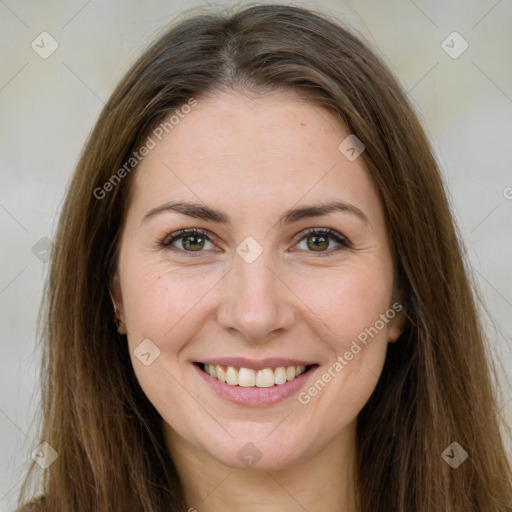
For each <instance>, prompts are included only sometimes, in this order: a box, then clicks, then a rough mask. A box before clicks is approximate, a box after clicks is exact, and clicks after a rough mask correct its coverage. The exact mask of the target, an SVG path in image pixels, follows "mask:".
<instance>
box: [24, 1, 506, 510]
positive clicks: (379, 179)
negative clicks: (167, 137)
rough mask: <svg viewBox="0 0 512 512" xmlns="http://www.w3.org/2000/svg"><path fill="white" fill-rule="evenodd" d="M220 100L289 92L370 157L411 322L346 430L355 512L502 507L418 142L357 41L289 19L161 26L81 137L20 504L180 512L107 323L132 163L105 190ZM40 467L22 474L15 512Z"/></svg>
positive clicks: (167, 468) (327, 26)
mask: <svg viewBox="0 0 512 512" xmlns="http://www.w3.org/2000/svg"><path fill="white" fill-rule="evenodd" d="M230 89H237V90H241V91H252V92H258V93H261V94H265V93H268V92H272V91H275V90H283V89H285V90H286V89H288V90H290V89H291V90H294V91H295V92H297V93H299V94H300V95H301V96H302V97H304V98H306V99H307V100H308V101H310V102H312V103H314V104H316V105H320V106H323V107H326V108H328V109H329V110H330V111H332V112H333V113H335V115H337V116H339V119H340V122H341V123H343V124H344V125H345V126H346V127H347V128H348V129H349V131H350V133H353V134H355V135H356V136H357V137H358V138H359V139H360V140H361V141H362V142H363V143H364V145H365V147H366V149H365V151H364V153H363V154H362V157H363V158H364V160H365V163H366V165H367V168H368V170H369V172H370V175H371V178H372V179H373V181H374V183H375V185H376V187H377V189H378V191H379V194H380V198H381V200H382V204H383V206H384V209H385V213H386V222H387V227H388V232H389V238H390V242H391V245H392V249H393V253H394V256H395V260H396V261H395V264H396V277H397V282H398V283H399V287H400V290H401V293H402V303H403V306H404V311H405V312H406V315H407V321H406V323H407V325H406V328H405V331H404V332H403V334H402V336H401V337H400V338H399V340H398V341H397V342H396V343H394V344H389V347H388V353H387V357H386V362H385V365H384V368H383V372H382V375H381V377H380V380H379V382H378V384H377V387H376V389H375V391H374V393H373V395H372V396H371V398H370V400H369V401H368V403H367V404H366V405H365V407H364V409H363V410H362V411H361V413H360V415H359V417H358V429H357V453H358V461H357V471H356V476H357V479H356V480H357V489H356V493H357V496H358V499H359V509H360V511H361V512H370V511H372V512H377V511H380V512H390V511H395V512H412V511H414V512H434V511H436V512H438V511H440V510H443V511H448V512H459V511H470V510H471V511H489V512H491V511H493V512H498V511H499V512H505V511H509V510H512V491H511V469H510V464H509V461H508V459H507V456H506V452H505V448H504V444H503V440H502V437H501V436H500V430H499V424H500V417H499V415H498V414H497V413H498V410H499V407H498V402H497V391H496V389H495V382H494V380H495V373H493V372H494V370H493V366H492V364H491V359H490V357H489V355H488V353H487V351H486V342H485V337H484V333H483V329H482V327H481V324H480V320H479V318H478V315H477V310H476V305H475V299H474V294H473V291H472V287H471V285H470V281H469V278H468V271H467V269H466V268H465V264H464V260H463V257H462V251H461V244H460V242H459V239H458V236H457V233H456V230H455V227H454V223H453V220H452V215H451V213H450V208H449V204H448V201H447V199H446V195H445V191H444V186H443V183H442V180H441V178H440V173H439V171H438V168H437V164H436V162H435V160H434V157H433V153H432V150H431V147H430V145H429V142H428V141H427V138H426V136H425V134H424V131H423V129H422V127H421V126H420V124H419V122H418V119H417V117H416V115H415V113H414V111H413V109H412V108H411V106H410V104H409V102H408V100H407V98H406V96H405V95H404V93H403V92H402V91H401V88H400V86H399V84H398V82H397V80H396V79H395V78H394V76H393V75H392V74H391V73H390V71H389V70H388V69H387V68H386V67H385V66H384V65H383V63H382V62H381V61H380V59H379V58H378V57H377V56H376V55H374V53H372V52H371V51H370V50H369V49H368V48H367V46H366V45H365V44H364V43H363V42H361V41H360V40H359V39H358V38H356V37H355V36H354V35H352V34H351V33H350V31H348V30H346V29H345V28H343V27H341V26H340V25H339V24H337V23H333V22H332V21H330V20H329V19H328V18H327V17H326V16H324V15H322V14H317V13H313V12H312V11H309V10H305V9H302V8H297V7H290V6H284V5H255V6H251V7H246V8H243V9H240V10H237V11H236V12H234V13H225V14H222V13H211V12H210V13H201V14H197V13H196V14H195V15H194V17H188V18H186V19H185V20H182V21H181V22H180V23H178V24H177V25H175V26H173V27H172V28H170V29H169V30H168V31H167V32H165V33H164V35H163V36H161V37H159V38H158V40H157V41H156V42H155V43H154V44H153V45H152V46H151V47H150V48H149V49H148V50H147V51H146V52H145V53H144V54H143V55H142V56H141V57H140V58H139V60H138V61H137V62H136V63H135V64H134V65H133V67H132V68H131V69H130V71H129V72H128V73H127V75H126V76H125V77H124V78H123V79H122V80H121V82H120V84H119V86H118V87H117V88H116V90H115V91H114V93H113V94H112V96H111V97H110V99H109V101H108V103H107V104H106V105H105V108H104V109H103V111H102V113H101V115H100V117H99V119H98V121H97V123H96V126H95V128H94V130H93V132H92V133H91V135H90V137H89V140H88V142H87V144H86V146H85V148H84V151H83V154H82V156H81V159H80V161H79V163H78V166H77V168H76V171H75V174H74V177H73V180H72V182H71V184H70V186H69V190H68V192H67V197H66V201H65V204H64V207H63V210H62V214H61V217H60V223H59V227H58V232H57V235H56V238H55V249H54V254H53V259H52V262H51V268H50V273H49V278H48V283H47V289H46V297H45V301H44V305H45V306H44V316H43V317H42V332H41V334H42V336H41V340H42V353H43V358H42V372H41V374H42V422H41V427H40V432H39V435H40V439H41V441H43V440H44V441H47V442H48V443H49V444H50V445H51V446H52V447H53V448H54V449H55V450H56V451H57V453H58V458H57V459H56V460H55V462H54V463H53V464H52V465H51V466H50V467H49V468H48V469H46V470H44V471H43V472H42V476H41V480H40V483H41V490H42V495H43V497H42V498H40V499H38V500H36V499H35V498H34V494H35V491H33V492H32V498H34V502H35V503H38V506H37V508H36V510H40V511H51V512H60V511H62V512H64V511H65V512H71V511H73V512H76V511H80V510H81V511H87V512H90V511H91V510H95V511H98V512H100V511H101V512H107V511H111V512H114V511H115V512H119V511H121V510H123V511H127V510H145V511H150V510H151V511H152V512H164V511H165V512H167V511H169V510H176V511H179V510H185V504H184V501H183V496H182V490H181V485H180V482H179V480H178V476H177V472H176V470H175V467H174V465H173V462H172V460H171V458H170V456H169V454H168V453H167V451H166V449H165V444H164V441H163V434H162V432H161V426H160V422H161V417H160V415H159V414H158V412H157V411H156V409H155V408H154V407H153V406H152V404H151V403H150V402H149V401H148V399H147V398H146V396H145V395H144V393H143V392H142V390H141V388H140V386H139V384H138V382H137V379H136V377H135V374H134V371H133V369H132V365H131V362H130V358H129V354H128V349H127V343H126V338H125V337H124V336H121V335H119V334H118V333H117V332H116V328H115V325H114V323H113V318H112V314H113V311H112V303H111V300H110V296H109V283H110V279H111V278H112V275H113V271H114V270H115V267H116V254H117V252H116V251H117V247H118V234H119V233H120V230H121V226H122V223H123V218H124V213H125V211H126V208H127V205H128V203H129V191H130V183H131V181H132V177H133V175H134V172H135V170H134V169H135V167H136V165H134V169H131V168H127V167H125V170H126V172H125V173H121V174H122V176H121V177H122V179H118V180H112V177H113V176H114V175H115V174H116V172H117V171H118V169H120V168H123V165H126V162H128V161H129V159H130V158H131V157H132V155H133V152H134V151H136V150H137V149H138V148H139V147H140V146H141V145H142V144H143V143H144V141H145V138H146V137H147V136H148V134H149V133H151V130H153V129H154V127H155V126H157V125H158V124H159V123H161V122H162V120H163V119H164V118H165V117H166V116H167V115H169V113H170V112H171V111H173V110H175V109H177V108H180V106H183V105H184V104H186V103H187V102H188V101H189V100H190V99H191V98H195V99H197V100H199V99H200V97H201V95H202V94H205V93H215V91H219V90H230ZM340 142H341V141H340ZM119 176H120V175H119V174H117V177H118V178H119ZM109 180H110V181H109ZM107 182H110V183H111V186H107V187H105V183H107ZM493 376H494V380H493ZM453 442H457V443H458V444H459V445H460V446H461V447H462V448H463V449H464V450H465V451H466V452H467V454H468V458H467V460H466V461H465V462H464V463H462V464H461V465H460V466H459V467H458V468H456V469H453V468H452V467H450V465H449V464H448V463H447V462H446V461H445V460H444V459H443V457H442V454H443V452H444V451H445V449H446V448H447V447H448V446H449V445H451V443H453ZM36 470H38V471H40V470H39V468H37V467H36V463H35V462H34V463H33V464H32V466H31V467H30V470H29V472H28V474H27V477H26V479H25V481H24V483H23V486H22V489H21V491H20V501H19V502H20V504H21V503H23V502H24V501H25V500H26V499H27V496H28V494H29V492H28V490H29V487H30V485H29V484H30V483H31V482H32V481H33V478H34V477H35V473H36Z"/></svg>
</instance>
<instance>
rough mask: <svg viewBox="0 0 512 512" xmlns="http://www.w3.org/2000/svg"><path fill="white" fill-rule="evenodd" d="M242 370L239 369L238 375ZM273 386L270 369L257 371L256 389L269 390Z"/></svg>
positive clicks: (272, 374)
mask: <svg viewBox="0 0 512 512" xmlns="http://www.w3.org/2000/svg"><path fill="white" fill-rule="evenodd" d="M242 370H243V368H240V373H241V372H242ZM273 385H274V372H273V371H272V370H271V369H270V368H264V369H263V370H258V373H257V374H256V387H258V388H270V387H272V386H273Z"/></svg>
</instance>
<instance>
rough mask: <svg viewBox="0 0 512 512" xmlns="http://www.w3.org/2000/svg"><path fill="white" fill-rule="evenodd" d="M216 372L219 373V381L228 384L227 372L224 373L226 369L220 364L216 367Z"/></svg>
mask: <svg viewBox="0 0 512 512" xmlns="http://www.w3.org/2000/svg"><path fill="white" fill-rule="evenodd" d="M208 366H210V365H208ZM215 371H216V372H217V379H219V380H220V381H221V382H226V372H225V371H224V368H222V366H221V365H220V364H218V365H217V366H216V367H215ZM210 375H211V374H210Z"/></svg>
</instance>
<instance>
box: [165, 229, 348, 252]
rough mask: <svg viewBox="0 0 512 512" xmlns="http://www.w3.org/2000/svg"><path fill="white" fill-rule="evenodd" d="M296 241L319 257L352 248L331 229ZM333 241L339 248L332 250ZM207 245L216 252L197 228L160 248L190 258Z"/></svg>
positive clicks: (184, 231) (167, 240)
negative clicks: (186, 255)
mask: <svg viewBox="0 0 512 512" xmlns="http://www.w3.org/2000/svg"><path fill="white" fill-rule="evenodd" d="M295 239H296V240H299V244H298V245H297V247H298V246H299V245H300V243H302V242H303V241H304V242H305V243H306V249H305V250H306V251H307V252H316V253H321V254H319V256H329V255H330V254H332V253H333V252H336V251H338V250H340V249H350V248H351V247H352V246H351V244H350V242H349V241H348V239H347V238H345V237H344V236H343V235H341V234H340V233H338V232H337V231H334V230H333V229H330V228H311V229H308V230H306V231H303V232H302V233H300V234H299V235H297V236H296V237H295ZM332 241H334V242H335V243H336V244H338V246H337V247H334V248H330V247H329V246H330V245H331V242H332ZM176 242H178V244H177V245H175V244H176ZM206 244H211V246H212V247H211V248H210V250H211V249H212V248H213V249H214V250H215V245H214V244H213V243H212V241H211V239H210V236H209V235H208V233H207V232H206V231H203V230H202V229H197V228H189V229H182V230H180V231H177V232H176V233H171V234H170V235H168V236H166V237H165V238H164V239H163V240H162V241H161V242H160V246H161V247H163V248H169V249H176V250H178V251H183V252H186V253H188V255H190V256H192V255H193V254H191V253H201V252H204V251H203V249H205V248H206V249H208V247H205V245H206ZM302 250H304V249H302Z"/></svg>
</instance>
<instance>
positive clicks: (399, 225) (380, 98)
mask: <svg viewBox="0 0 512 512" xmlns="http://www.w3.org/2000/svg"><path fill="white" fill-rule="evenodd" d="M113 311H114V319H115V322H114V321H113V320H112V315H113ZM44 327H45V330H44V349H45V351H44V361H43V370H44V371H43V374H44V376H45V378H44V381H43V403H42V406H43V416H44V417H43V420H44V421H43V424H42V428H41V440H42V441H45V442H47V443H48V445H43V448H42V451H41V454H40V457H41V459H42V460H43V463H39V465H40V466H41V467H44V466H47V469H45V470H44V472H43V473H42V477H43V495H44V496H43V497H42V498H39V499H37V500H34V507H35V508H34V510H41V511H43V510H44V511H46V510H48V511H49V510H51V511H71V510H73V511H77V510H83V511H91V510H95V511H119V510H145V511H149V510H151V511H164V510H165V511H169V510H180V511H181V510H189V511H190V510H197V511H199V512H202V511H218V510H222V511H225V510H247V511H250V510H269V511H270V510H279V511H291V510H311V511H313V510H325V511H345V512H355V511H361V512H363V511H364V512H366V511H370V510H372V511H376V510H378V511H383V512H389V511H391V510H393V511H400V512H410V511H415V512H420V511H421V512H433V511H440V510H450V511H467V510H475V511H476V510H478V511H510V510H512V491H511V484H510V482H511V470H510V465H509V462H508V460H507V457H506V454H505V450H504V443H503V440H502V438H501V436H500V430H499V415H497V414H496V413H497V411H498V406H497V403H498V402H497V398H496V396H495V391H494V390H493V387H492V380H491V375H492V374H491V363H490V361H488V358H487V355H486V351H485V346H484V334H483V332H482V327H481V325H480V323H479V320H478V318H477V312H476V308H475V302H474V298H473V294H472V290H471V287H470V285H469V281H468V277H467V273H466V270H465V267H464V263H463V259H462V256H461V247H460V243H459V241H458V238H457V235H456V231H455V228H454V223H453V220H452V217H451V214H450V210H449V206H448V203H447V200H446V196H445V192H444V188H443V184H442V181H441V178H440V175H439V172H438V169H437V165H436V163H435V160H434V158H433V156H432V151H431V148H430V146H429V144H428V142H427V139H426V137H425V134H424V132H423V130H422V128H421V127H420V125H419V122H418V120H417V118H416V116H415V114H414V112H413V110H412V108H411V107H410V105H409V103H408V101H407V99H406V97H405V95H404V94H403V93H402V92H401V89H400V87H399V85H398V83H397V81H396V79H395V78H394V77H393V76H392V75H391V73H390V72H389V71H388V70H387V69H386V68H385V67H384V66H383V64H382V63H381V62H380V60H379V59H378V58H377V57H376V56H375V55H374V54H373V53H372V52H371V51H370V50H369V49H368V48H367V47H366V46H365V45H364V44H363V43H362V42H360V41H359V40H358V39H357V38H355V37H354V36H353V35H351V34H350V33H349V32H348V31H346V30H345V29H343V28H341V27H340V26H338V25H336V24H334V23H333V22H332V21H329V20H328V19H326V18H325V17H323V16H321V15H317V14H314V13H312V12H310V11H307V10H304V9H301V8H295V7H289V6H279V5H273V6H254V7H250V8H245V9H242V10H240V11H239V12H237V13H235V14H232V15H229V16H220V15H203V16H197V17H194V18H191V19H188V20H186V21H183V22H181V23H180V24H178V25H177V26H175V27H173V28H171V29H170V30H169V31H168V32H167V33H166V34H164V35H163V36H162V37H160V38H159V39H158V41H156V43H155V44H154V45H153V46H152V47H151V48H150V49H149V50H147V51H146V52H145V53H144V55H143V56H142V57H141V58H140V59H139V60H138V62H137V63H136V64H135V65H134V66H133V67H132V69H131V70H130V71H129V72H128V74H127V75H126V77H125V78H124V79H123V80H122V81H121V83H120V85H119V86H118V87H117V89H116V90H115V91H114V93H113V95H112V97H111V98H110V100H109V101H108V103H107V105H106V106H105V108H104V110H103V112H102V114H101V116H100V118H99V120H98V122H97V124H96V127H95V129H94V130H93V132H92V134H91V136H90V139H89V141H88V143H87V145H86V147H85V149H84V152H83V155H82V158H81V160H80V162H79V164H78V167H77V169H76V172H75V175H74V178H73V181H72V183H71V185H70V188H69V191H68V194H67V199H66V202H65V205H64V208H63V212H62V215H61V220H60V225H59V230H58V234H57V237H56V241H55V253H54V257H53V260H52V266H51V271H50V276H49V284H48V291H47V301H46V316H45V319H44ZM52 450H54V451H52ZM36 464H37V462H34V464H33V465H32V467H31V472H30V473H29V475H28V477H27V480H26V482H25V484H24V487H23V489H22V492H21V493H20V504H21V503H22V502H23V501H24V499H25V497H26V494H27V493H26V490H27V488H28V482H29V480H30V478H29V477H30V476H31V474H32V472H33V470H34V469H37V465H36Z"/></svg>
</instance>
